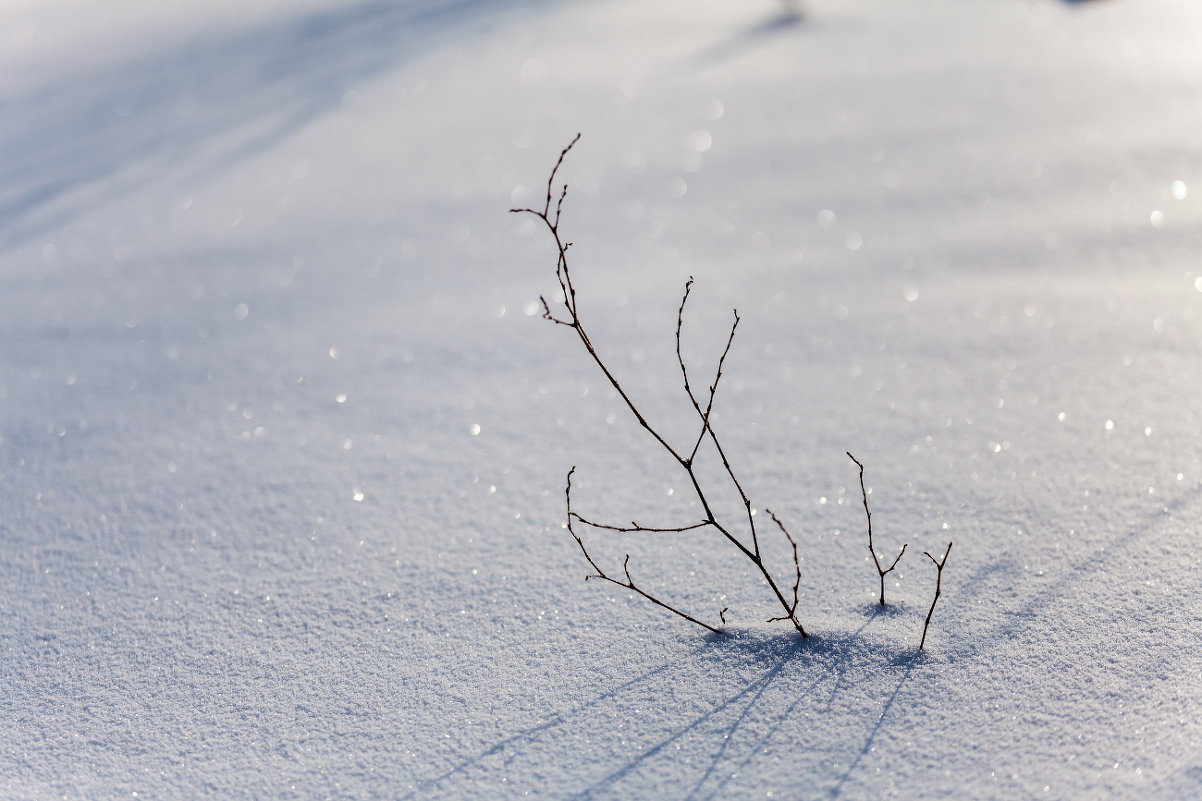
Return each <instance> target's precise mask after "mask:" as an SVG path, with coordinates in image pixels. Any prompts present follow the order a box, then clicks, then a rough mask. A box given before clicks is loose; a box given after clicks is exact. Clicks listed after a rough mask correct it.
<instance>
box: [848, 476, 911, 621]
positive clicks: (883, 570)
mask: <svg viewBox="0 0 1202 801" xmlns="http://www.w3.org/2000/svg"><path fill="white" fill-rule="evenodd" d="M847 457H848V458H849V459H851V460H852V461H853V462H855V463H856V466H857V467H859V468H860V495H861V496H862V497H863V498H864V514H865V515H867V516H868V552H869V553H871V554H872V561H873V563H874V564H876V572H877V573H879V574H880V579H881V606H884V605H885V576H886V575H887V574H889V573H892V572H893V568H895V567H897V563H898V562H900V561H901V558H902V554H904V553H905V552H906V547H907V546H908V545H909V544H910V543H908V542H907V543H904V544H903V545H902V547H901V553H899V554H898V555H897V557H896V558H895V559H894V560H893V564H891V565H889V567H888V568H883V567H881V560H880V557H878V556H877V555H876V548H874V547H872V511H871V510H869V508H868V490H867V488H865V486H864V465H863V464H861V463H860V460H859V459H857V458H856V457H854V456H852V455H851V453H850V452H848V454H847Z"/></svg>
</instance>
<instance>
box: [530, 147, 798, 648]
mask: <svg viewBox="0 0 1202 801" xmlns="http://www.w3.org/2000/svg"><path fill="white" fill-rule="evenodd" d="M579 140H580V135H579V134H577V135H576V137H575V138H573V139H572V141H571V142H570V143H568V146H567V147H565V148H564V149H563V151H561V152H560V154H559V159H558V160H557V161H556V162H555V167H554V168H553V169H552V170H551V175H550V177H549V178H548V179H547V191H546V198H545V202H544V203H543V207H542V209H536V208H517V209H510V211H511V212H514V213H524V214H532V215H534V216H535V217H537V218H538V219H540V220H542V222H543V224H544V225H545V226H546V228H547V230H548V231H549V232H550V233H551V236H552V238H553V239H554V240H555V247H556V251H557V258H556V267H555V277H556V279H557V280H558V281H559V287H560V290H561V292H562V295H563V306H564V311H565V315H561V316H556V315H555V314H554V313H553V312H552V310H551V306H550V304H548V303H547V300H546V298H543V297H540V298H539V300H541V301H542V304H543V317H544V318H545V319H547V320H550V321H551V322H553V323H556V324H558V325H563V326H567V327H568V328H571V329H573V330H574V331H575V332H576V335H577V337H578V338H579V339H580V342H581V344H583V345H584V347H585V350H587V351H588V354H589V356H590V357H591V358H592V360H593V362H594V363H595V364H596V365H597V367H598V368H600V370H601V372H602V374H603V375H604V376H605V378H606V380H607V381H608V382H609V384H610V386H612V387H613V388H614V391H615V392H617V393H618V396H619V397H620V398H621V399H622V401H623V403H625V404H626V407H627V408H628V409H629V410H630V412H631V414H633V415H634V418H635V420H637V421H638V423H639V425H640V426H642V427H643V429H645V430H646V431H647V433H649V434H650V435H651V436H652V438H654V439H655V441H656V442H658V443H659V445H660V446H661V447H662V448H663V449H664V450H666V451H667V452H668V453H669V454H671V456H672V458H673V459H675V460H676V462H677V463H678V464H679V465H680V466H681V468H682V469H683V470H684V471H685V473H686V475H687V476H688V478H689V482H690V484H691V485H692V487H693V491H694V493H695V495H696V498H697V501H698V503H700V505H701V508H702V511H703V512H704V519H703V520H702V521H701V522H700V523H696V524H690V525H687V526H678V527H668V528H653V527H647V526H640V525H639V524H637V523H634V522H632V523H631V525H630V526H613V525H608V524H596V523H592V522H591V521H588V520H586V519H584V518H583V517H580V516H579V515H577V514H576V513H574V512H573V511H572V510H571V507H570V500H571V499H570V496H569V508H568V527H569V530H571V533H572V536H573V537H574V538H575V539H576V542H577V543H578V544H579V545H580V549H581V551H583V552H584V555H585V558H586V559H588V562H589V564H590V565H592V567H593V569H594V570H595V571H596V573H595V577H596V578H601V579H604V580H606V581H611V582H613V583H615V584H619V585H621V586H623V587H627V588H628V589H631V590H633V591H634V592H637V593H639V594H640V595H643V596H644V597H645V598H647V599H648V600H650V601H652V602H653V603H656V604H658V605H660V606H663V607H664V608H666V609H669V610H670V611H672V612H674V613H676V614H678V615H680V616H681V617H684V618H686V619H687V620H690V621H692V622H694V623H697V624H698V625H701V626H704V627H705V628H707V629H710V630H711V631H716V629H714V628H713V627H711V626H708V625H707V624H705V623H701V622H700V621H698V620H696V619H695V618H692V617H689V616H688V615H686V614H684V613H683V612H680V611H679V610H677V609H674V608H672V607H671V606H668V605H667V604H664V603H663V602H662V601H660V600H658V599H656V598H654V597H652V596H650V595H648V594H647V593H645V592H643V591H642V590H640V589H639V588H637V587H635V586H634V582H633V581H632V580H631V579H630V574H629V572H627V574H626V577H627V582H626V583H623V582H621V581H618V580H616V579H613V578H611V577H609V576H607V575H606V574H605V573H604V572H603V571H602V570H601V569H600V568H599V567H598V566H597V564H596V563H595V562H594V561H593V560H592V558H591V557H590V556H589V555H588V551H587V550H585V547H584V542H583V541H582V540H581V538H580V537H579V536H578V535H577V534H576V532H575V531H574V530H572V529H571V526H572V521H573V520H575V521H578V522H581V523H584V524H586V525H590V526H593V527H594V528H601V529H608V530H612V531H642V532H654V533H660V532H683V531H691V530H693V529H699V528H705V527H710V526H712V527H713V528H714V529H715V530H717V531H718V532H719V533H720V534H721V535H722V536H723V537H724V538H725V539H726V540H727V541H728V542H730V543H731V544H732V545H734V547H735V548H736V549H737V550H738V551H739V552H740V553H742V554H743V555H744V556H746V557H747V558H748V559H750V560H751V562H752V563H753V564H755V566H756V567H757V568H758V569H759V571H760V573H761V575H763V577H764V580H765V583H766V584H767V585H768V587H769V589H770V590H771V591H772V593H773V595H774V596H775V597H776V600H777V601H778V602H779V603H780V605H781V607H782V608H784V610H785V612H786V613H787V614H786V615H785V616H784V617H783V618H778V619H783V620H788V621H789V622H790V623H792V624H793V627H794V628H795V629H796V630H797V631H798V633H800V634H801V636H802V637H805V636H806V631H805V628H804V627H803V626H802V625H801V622H800V621H799V620H798V619H797V605H798V599H797V593H798V590H797V587H798V586H799V585H800V578H799V580H798V582H797V583H795V584H794V592H793V596H794V597H793V603H792V604H791V605H790V604H789V602H788V601H787V600H785V596H784V593H782V592H781V589H780V586H779V585H778V584H777V582H776V579H775V578H774V577H773V575H772V573H771V572H770V571H769V570H768V568H767V567H766V565H765V564H764V559H763V556H762V554H761V553H760V543H759V537H758V535H757V533H756V529H755V517H754V515H753V513H752V506H751V500H750V499H749V498H748V497H747V493H746V492H745V491H744V490H743V486H742V484H741V483H740V481H739V480H738V478H737V477H736V475H735V472H734V469H733V468H732V467H731V464H730V460H729V459H728V458H727V455H726V451H725V450H724V449H723V447H722V444H721V442H720V441H719V439H718V435H717V434H716V433H715V432H714V429H713V426H712V425H711V420H710V417H711V414H712V412H713V407H714V397H715V395H716V394H717V391H718V384H719V382H720V381H721V379H722V369H723V366H724V365H725V362H726V357H727V355H728V354H729V353H730V348H731V344H732V343H733V342H734V337H735V330H736V329H737V328H738V325H739V314H738V312H737V311H736V312H735V315H734V324H733V325H732V326H731V329H730V335H729V337H728V338H727V340H726V347H725V348H724V349H723V351H722V356H721V358H719V360H718V368H717V371H716V373H715V375H714V381H713V383H712V384H711V385H710V387H709V398H708V400H707V401H706V403H705V406H704V408H703V407H702V405H701V402H700V401H699V400H698V398H697V395H696V393H695V392H694V391H693V388H692V386H691V385H690V383H689V376H688V371H687V370H686V369H685V364H684V358H683V355H682V354H681V347H680V339H681V328H682V327H683V318H684V307H685V302H686V301H687V300H688V297H689V292H690V290H691V288H692V284H693V279H692V278H690V279H689V281H688V282H687V283H686V284H685V292H684V297H683V298H682V299H681V301H680V308H679V310H678V312H677V316H676V356H677V360H678V361H679V363H680V369H681V373H682V375H683V377H684V383H685V392H686V394H687V395H688V396H689V401H690V402H691V404H692V406H693V409H694V410H695V411H696V413H697V415H698V417H699V418H700V420H701V430H700V432H699V433H698V435H697V437H696V439H695V441H693V444H692V445H691V446H690V448H689V450H688V451H687V455H686V451H684V450H683V449H682V450H677V449H676V448H675V447H673V446H672V445H671V444H670V443H669V442H668V441H667V439H665V437H664V436H663V435H662V434H660V432H659V431H658V430H657V429H656V428H655V427H653V426H652V425H651V423H650V422H649V421H648V420H647V419H646V417H644V416H643V413H642V412H641V411H640V410H639V408H638V406H637V405H636V404H635V402H634V400H633V399H632V398H631V397H630V395H629V394H627V392H626V390H625V389H624V388H623V387H622V385H621V383H619V381H618V379H617V378H616V377H615V376H614V374H613V373H612V372H611V371H610V369H609V367H608V366H607V365H606V364H605V362H604V360H603V359H602V358H601V356H600V354H598V353H597V351H596V349H595V348H594V347H593V343H592V341H591V340H590V339H589V336H588V334H587V332H586V331H585V329H584V325H583V323H582V322H581V318H580V309H579V306H578V303H577V298H576V287H575V285H574V284H573V282H572V273H571V269H570V267H569V264H568V249H569V248H570V247H571V243H570V242H565V241H564V240H563V238H562V237H561V235H560V230H559V223H560V218H561V215H562V212H563V202H564V199H565V198H566V197H567V186H566V185H564V186H563V188H562V189H561V190H560V192H559V200H558V202H556V204H555V209H554V211H553V212H552V209H551V203H552V200H553V198H554V197H555V177H556V175H557V174H558V173H559V168H560V167H561V166H562V165H563V161H564V158H565V157H566V156H567V154H568V152H569V151H570V150H571V149H572V147H573V146H574V145H575V144H576V142H578V141H579ZM707 438H708V439H709V441H710V442H711V443H712V444H713V446H714V450H715V452H716V453H717V454H718V457H719V459H720V460H721V462H722V466H723V468H724V470H725V472H726V475H727V477H728V478H729V479H730V481H731V484H732V485H733V486H734V488H735V489H736V490H737V491H738V493H739V497H740V498H741V499H742V502H743V508H744V510H745V513H746V520H747V527H748V531H749V534H750V545H748V544H746V543H745V542H744V541H743V540H741V539H740V538H739V537H737V536H736V535H735V534H734V532H733V531H732V530H731V528H730V527H729V526H728V525H727V524H725V523H723V522H722V521H720V520H719V519H718V517H717V515H715V513H714V511H713V509H712V508H711V506H710V502H709V498H708V497H707V495H706V492H705V490H704V489H703V488H702V485H701V481H700V479H699V477H698V475H697V472H696V469H695V464H694V463H695V460H696V458H697V455H698V451H699V449H700V447H701V443H702V442H703V441H704V440H705V439H707ZM573 469H574V468H573ZM568 475H569V488H570V486H571V482H570V476H571V473H569V474H568ZM782 530H783V526H782ZM786 536H788V532H786ZM789 539H790V542H792V541H793V540H792V537H790V538H789ZM796 559H797V557H796V544H794V560H795V563H796ZM627 561H628V562H629V559H628V560H627ZM798 570H800V568H798ZM724 613H725V610H723V613H722V614H720V615H719V617H724Z"/></svg>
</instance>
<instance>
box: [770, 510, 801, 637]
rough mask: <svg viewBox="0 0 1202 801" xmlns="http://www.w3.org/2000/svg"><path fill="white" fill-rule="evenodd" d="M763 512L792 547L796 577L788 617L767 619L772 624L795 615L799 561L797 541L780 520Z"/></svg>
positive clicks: (799, 571)
mask: <svg viewBox="0 0 1202 801" xmlns="http://www.w3.org/2000/svg"><path fill="white" fill-rule="evenodd" d="M764 511H765V512H767V513H768V516H769V517H771V518H772V522H773V523H776V527H777V528H779V529H780V530H781V533H782V534H784V535H785V539H787V540H788V541H789V544H790V545H792V546H793V570H794V572H795V574H796V576H797V577H796V578H795V579H794V580H793V605H792V606H790V607H789V616H788V617H773V618H769V619H768V622H769V623H773V622H775V621H777V620H792V619H793V618H794V617H795V616H796V614H797V593H798V591H799V590H800V589H801V560H800V559H798V558H797V540H795V539H793V535H792V534H790V533H789V530H788V529H787V528H785V524H784V523H782V522H780V519H779V518H777V516H776V515H774V514H773V513H772V510H771V509H765V510H764Z"/></svg>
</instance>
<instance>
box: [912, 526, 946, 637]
mask: <svg viewBox="0 0 1202 801" xmlns="http://www.w3.org/2000/svg"><path fill="white" fill-rule="evenodd" d="M951 552H952V543H950V542H949V543H948V544H947V550H946V551H944V552H943V558H942V559H936V558H935V557H933V556H931V555H930V554H929V553H927V552H926V551H923V553H924V554H926V557H927V559H930V560H931V561H932V562H933V563H934V564H935V568H936V571H937V572H936V575H935V597H934V599H932V600H931V608H930V609H928V610H927V619H926V622H925V623H923V624H922V640H920V641H919V643H918V650H920V651H921V650H922V647H923V646H924V645H926V642H927V626H929V625H931V615H933V614H935V604H936V603H938V602H939V594H940V592H941V591H942V589H943V566H944V565H945V564H947V556H948V554H950V553H951Z"/></svg>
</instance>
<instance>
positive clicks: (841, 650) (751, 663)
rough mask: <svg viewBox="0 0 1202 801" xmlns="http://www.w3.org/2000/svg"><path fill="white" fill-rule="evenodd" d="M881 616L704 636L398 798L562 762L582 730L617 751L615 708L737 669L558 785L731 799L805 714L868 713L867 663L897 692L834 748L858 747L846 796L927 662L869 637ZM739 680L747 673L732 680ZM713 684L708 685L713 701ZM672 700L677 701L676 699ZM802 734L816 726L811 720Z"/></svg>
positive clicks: (595, 793)
mask: <svg viewBox="0 0 1202 801" xmlns="http://www.w3.org/2000/svg"><path fill="white" fill-rule="evenodd" d="M876 619H878V618H877V617H876V616H869V617H868V619H866V620H865V621H864V622H863V623H862V624H861V625H860V627H859V628H858V629H856V630H855V631H851V632H844V633H837V634H836V633H832V634H819V635H815V636H812V637H811V638H809V639H808V640H802V639H800V638H797V637H795V636H792V635H785V636H782V635H779V634H771V635H765V634H763V633H760V632H754V633H753V632H731V633H728V634H726V635H724V636H718V637H707V638H706V640H705V642H704V644H703V645H702V646H701V647H699V648H697V649H695V650H693V651H691V652H689V653H686V654H682V655H681V656H680V657H678V658H676V659H673V660H670V661H668V662H666V663H664V664H663V665H661V666H659V667H657V668H655V669H653V670H650V671H647V672H644V673H642V674H641V675H639V676H637V677H635V678H633V679H631V680H630V681H627V682H624V683H623V684H621V685H619V686H617V687H615V688H613V689H611V690H607V691H605V692H603V693H601V694H599V695H597V696H596V697H595V698H593V699H591V700H589V701H586V702H584V703H581V704H578V705H576V706H573V707H571V708H569V709H565V710H563V711H560V712H557V713H555V714H554V715H552V716H550V717H548V718H547V719H546V720H545V721H543V722H542V723H539V724H537V725H535V726H532V727H529V728H527V729H524V730H522V731H520V732H518V733H516V734H514V735H511V736H509V737H505V738H503V739H500V740H498V741H496V742H495V743H493V744H492V745H491V746H489V747H487V748H485V749H483V750H481V751H479V752H477V753H475V754H473V755H472V756H469V757H466V758H461V759H459V760H458V761H457V762H456V764H455V765H454V766H452V767H451V768H450V769H448V770H445V771H443V772H442V773H440V774H438V775H436V776H432V777H430V778H427V779H423V780H419V781H418V782H417V783H416V784H415V785H414V787H413V789H412V790H411V791H410V792H409V793H408V794H407V795H404V796H402V798H414V797H418V796H421V795H431V794H438V793H439V792H440V791H441V792H442V793H447V792H454V790H453V788H454V787H460V785H462V787H468V786H476V787H479V786H480V782H488V781H490V780H491V781H495V780H496V778H497V777H498V776H505V775H507V776H509V777H510V781H511V782H512V781H513V780H514V777H515V776H516V775H519V774H521V772H522V769H523V765H524V763H526V762H530V763H531V764H535V765H536V764H537V763H538V762H539V761H540V760H546V759H548V758H549V757H548V753H550V752H553V751H555V750H556V749H567V750H566V751H565V757H567V758H568V759H570V760H576V759H578V758H579V754H578V752H576V751H574V750H573V747H572V746H571V745H570V743H571V742H573V740H574V739H578V737H579V735H580V734H582V733H583V734H586V735H587V737H588V738H589V739H588V741H589V742H592V743H597V744H605V745H608V746H610V747H612V746H613V745H614V742H613V740H614V739H617V738H621V737H622V736H623V735H621V733H620V732H619V731H615V730H614V729H612V728H611V729H610V730H609V731H608V733H607V730H606V728H605V724H604V721H605V720H606V719H607V718H606V716H607V715H609V716H610V717H613V716H614V714H615V712H616V713H617V715H618V719H619V720H625V719H626V718H625V717H623V716H624V715H626V714H628V712H627V711H624V710H629V709H631V708H635V709H637V708H638V707H639V706H640V703H639V700H640V698H644V697H649V696H650V697H662V693H663V682H664V680H665V679H666V680H668V681H670V682H680V683H681V685H683V686H687V685H688V682H689V679H688V676H689V675H690V672H691V671H696V672H699V673H700V675H701V676H702V677H707V678H711V677H714V676H725V675H730V676H732V679H731V682H730V684H729V686H727V687H726V688H725V689H722V690H719V691H718V692H716V693H714V692H713V691H712V690H713V684H712V683H710V682H705V681H703V682H702V685H699V689H698V690H697V691H696V693H694V692H693V691H688V692H686V693H685V696H686V697H687V699H688V702H690V703H691V702H693V701H695V702H696V704H695V708H692V709H691V711H690V712H689V713H686V714H684V715H680V716H677V715H675V714H669V715H667V716H662V715H660V716H652V717H646V716H645V715H644V716H643V717H640V718H639V721H638V725H639V728H640V730H641V731H640V734H646V733H648V732H654V733H653V734H650V735H649V736H646V737H645V738H640V737H638V736H635V737H634V738H633V740H634V742H631V743H627V744H626V747H624V748H623V749H621V750H622V751H624V752H625V753H624V755H620V754H619V753H609V754H608V755H603V756H601V757H599V758H594V759H593V761H592V762H591V764H588V765H580V764H577V765H575V766H574V767H573V768H572V769H571V771H570V773H569V775H565V776H559V777H557V778H555V779H551V780H552V781H554V782H555V784H556V787H557V788H558V789H559V791H560V792H562V793H563V794H564V797H570V798H574V799H600V798H609V797H620V796H621V795H622V794H623V793H626V792H628V791H630V790H631V788H633V787H642V786H644V783H645V782H646V781H647V780H648V778H649V777H654V776H659V775H662V773H663V771H664V770H669V771H671V772H672V773H673V775H675V776H677V777H678V778H677V779H676V780H674V784H673V788H672V789H673V792H672V793H670V794H669V795H668V796H665V797H673V798H682V799H688V800H689V801H706V800H707V799H714V798H720V797H726V796H728V795H729V793H731V792H733V791H734V789H735V788H732V787H730V786H729V785H730V783H731V782H732V781H733V780H734V779H735V778H736V777H737V776H738V775H740V774H742V773H743V772H744V771H748V770H749V769H750V770H754V765H755V762H756V760H757V759H759V758H761V757H762V756H763V754H765V753H766V752H767V750H769V749H770V748H771V747H773V746H784V745H785V744H787V743H789V742H791V741H792V740H793V739H795V738H796V737H797V736H798V733H799V729H798V727H799V725H801V718H802V715H803V714H804V715H806V716H808V715H810V714H817V715H820V716H828V715H831V714H845V713H846V709H847V708H848V707H851V708H852V709H853V710H854V712H855V715H856V716H857V717H860V718H863V714H864V711H863V710H861V709H860V706H861V705H862V703H863V695H864V692H863V689H864V688H863V687H859V686H857V684H856V680H855V679H848V678H847V675H846V674H847V673H848V672H852V673H853V674H854V673H855V672H857V671H862V670H863V669H864V666H865V664H866V663H871V665H872V666H873V667H872V669H873V670H875V671H878V672H879V673H880V679H881V682H882V683H885V685H886V686H888V687H891V691H889V695H888V697H887V700H884V701H883V709H881V708H880V707H872V715H873V717H872V719H871V720H864V721H863V724H864V725H863V731H862V733H860V734H857V733H856V731H855V730H854V729H853V730H849V731H848V732H846V737H844V738H843V740H842V741H841V742H839V743H836V744H834V746H833V748H834V749H835V751H836V752H838V753H843V754H847V753H848V752H849V750H850V752H851V753H852V754H854V757H849V759H851V760H852V761H851V762H850V767H849V769H848V770H847V772H846V773H845V774H843V775H842V776H841V777H835V776H832V777H830V781H831V783H832V786H833V787H834V789H833V790H830V791H829V792H830V793H831V795H832V797H838V795H839V794H840V793H841V792H842V788H843V786H844V784H845V783H846V782H847V781H848V779H849V778H850V777H852V775H853V773H854V772H855V770H856V768H857V766H858V764H859V762H860V760H862V759H863V757H864V756H865V755H866V754H867V753H868V752H869V751H870V750H871V749H872V747H873V744H874V742H875V740H876V738H877V736H878V734H879V733H880V732H881V731H882V727H883V726H884V725H885V718H886V717H888V713H889V711H890V710H891V708H892V707H893V705H894V702H895V701H896V700H897V699H898V697H899V696H900V694H901V693H902V691H903V689H904V687H905V685H906V682H907V681H908V680H909V678H910V675H911V672H912V671H913V670H914V668H915V667H916V666H917V665H918V664H919V663H920V662H921V661H922V657H921V656H920V655H918V654H917V653H915V651H914V650H913V648H912V647H910V646H908V645H901V644H898V645H897V646H896V647H890V646H885V647H884V648H882V645H881V643H880V642H867V641H865V640H864V638H862V637H861V635H862V634H863V633H864V631H865V630H866V629H867V628H868V627H869V626H871V625H872V624H873V621H874V620H876ZM748 673H750V674H751V676H750V677H748V676H747V674H748ZM737 675H741V676H743V678H742V679H734V678H733V677H734V676H737ZM893 677H897V679H896V681H895V680H894V678H893ZM706 687H708V688H709V689H710V692H709V694H708V697H707V693H706V689H705V688H706ZM824 687H828V688H829V690H824V689H823V688H824ZM684 700H685V699H683V698H682V702H683V701H684ZM668 707H669V708H672V709H676V708H677V707H674V706H672V705H671V704H669V705H668ZM802 730H803V731H807V732H808V729H806V728H805V727H803V728H802ZM806 736H809V734H807V735H806ZM631 746H633V751H631V750H630V747H631ZM604 750H605V749H604V748H603V749H602V751H603V752H604ZM569 755H570V756H569ZM686 755H687V756H688V758H687V759H686V758H685V756H686ZM839 761H840V762H843V760H842V759H840V760H839ZM565 764H566V763H565ZM538 773H539V774H540V775H542V780H543V781H546V780H548V779H549V777H547V776H546V775H545V773H544V772H543V769H540V770H539V771H538ZM569 779H574V780H576V781H579V782H581V783H582V784H583V785H584V786H583V787H581V788H580V789H576V790H568V788H567V787H565V786H564V784H565V781H566V780H569ZM836 781H837V784H836V783H835V782H836ZM462 787H460V789H462ZM511 787H512V785H511ZM513 789H514V790H516V789H517V788H516V787H513ZM661 789H662V788H661Z"/></svg>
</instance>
